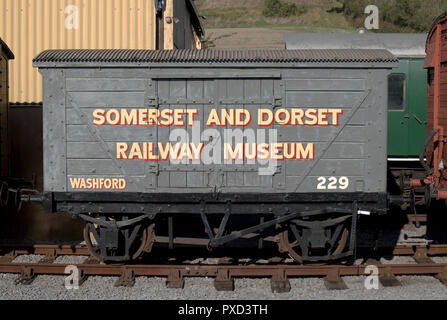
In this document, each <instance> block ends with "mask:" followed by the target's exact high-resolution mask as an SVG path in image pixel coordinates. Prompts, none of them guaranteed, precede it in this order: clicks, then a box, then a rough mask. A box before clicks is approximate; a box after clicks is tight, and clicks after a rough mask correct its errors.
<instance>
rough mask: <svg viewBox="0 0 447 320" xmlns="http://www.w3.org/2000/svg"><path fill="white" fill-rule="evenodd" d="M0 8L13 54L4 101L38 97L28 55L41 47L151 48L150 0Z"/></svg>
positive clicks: (16, 3) (0, 26)
mask: <svg viewBox="0 0 447 320" xmlns="http://www.w3.org/2000/svg"><path fill="white" fill-rule="evenodd" d="M171 1H175V0H171ZM169 2H170V1H168V3H169ZM0 12H1V13H2V16H1V17H2V18H1V19H0V37H1V38H3V40H5V42H6V43H8V45H9V46H10V47H11V49H12V51H13V52H14V53H15V54H16V59H15V60H14V61H11V64H10V102H41V101H42V80H41V76H40V74H39V73H38V71H37V70H36V69H34V68H33V67H32V59H33V58H34V57H35V56H36V55H37V54H38V53H39V52H41V51H43V50H46V49H74V48H76V49H80V48H82V49H154V48H155V41H156V40H155V39H156V36H155V33H156V28H155V22H156V21H155V6H154V1H153V0H0Z"/></svg>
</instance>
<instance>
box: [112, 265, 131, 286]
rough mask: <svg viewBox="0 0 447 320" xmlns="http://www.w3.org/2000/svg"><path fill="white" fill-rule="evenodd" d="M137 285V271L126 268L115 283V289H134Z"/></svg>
mask: <svg viewBox="0 0 447 320" xmlns="http://www.w3.org/2000/svg"><path fill="white" fill-rule="evenodd" d="M134 285H135V271H134V270H132V269H128V268H124V269H123V271H122V273H121V276H120V278H119V279H118V280H117V281H116V282H115V287H128V288H130V287H133V286H134Z"/></svg>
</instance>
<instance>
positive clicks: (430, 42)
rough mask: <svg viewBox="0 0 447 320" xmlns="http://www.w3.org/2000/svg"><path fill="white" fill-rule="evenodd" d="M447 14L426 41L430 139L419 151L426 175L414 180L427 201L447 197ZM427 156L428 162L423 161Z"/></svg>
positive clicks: (438, 22)
mask: <svg viewBox="0 0 447 320" xmlns="http://www.w3.org/2000/svg"><path fill="white" fill-rule="evenodd" d="M446 32H447V13H444V14H442V15H441V16H440V17H438V18H437V19H436V21H435V22H434V24H433V26H432V28H431V29H430V32H429V33H428V37H427V42H426V52H427V57H426V60H425V65H424V67H425V69H426V70H427V75H428V76H427V78H428V81H427V84H428V85H427V90H428V92H427V96H428V97H427V139H426V141H425V143H424V145H423V148H422V150H421V153H420V161H421V163H422V165H423V166H424V168H425V171H426V177H425V178H423V179H413V180H411V182H410V185H411V186H412V187H415V188H416V187H425V190H426V192H425V202H426V204H427V205H429V204H430V202H431V200H432V199H437V200H441V199H443V200H445V199H447V172H446V170H445V165H446V160H445V159H447V157H446V155H447V150H446V146H445V144H446V141H447V133H446V132H447V131H446V129H447V104H446V100H445V99H446V98H445V92H446V89H447V87H446V81H445V79H446V76H447V72H446V62H447V47H446V41H447V38H446V37H445V34H446ZM424 155H426V161H424Z"/></svg>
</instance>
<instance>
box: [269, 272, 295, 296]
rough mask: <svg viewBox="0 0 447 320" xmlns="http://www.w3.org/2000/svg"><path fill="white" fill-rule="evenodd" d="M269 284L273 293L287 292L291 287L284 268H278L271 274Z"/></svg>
mask: <svg viewBox="0 0 447 320" xmlns="http://www.w3.org/2000/svg"><path fill="white" fill-rule="evenodd" d="M270 285H271V287H272V292H273V293H287V292H290V290H291V288H292V287H291V286H290V281H289V279H288V278H287V274H286V270H285V269H280V270H278V271H277V272H276V273H274V274H273V275H272V279H271V280H270Z"/></svg>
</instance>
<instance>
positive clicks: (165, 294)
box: [0, 274, 447, 300]
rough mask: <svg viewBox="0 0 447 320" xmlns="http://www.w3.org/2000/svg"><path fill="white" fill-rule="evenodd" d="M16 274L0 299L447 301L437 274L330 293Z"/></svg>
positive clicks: (315, 288)
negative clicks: (75, 284) (71, 284)
mask: <svg viewBox="0 0 447 320" xmlns="http://www.w3.org/2000/svg"><path fill="white" fill-rule="evenodd" d="M16 277H17V276H16V275H5V274H1V275H0V299H2V300H7V299H24V300H35V299H39V300H78V299H80V300H84V299H87V300H97V299H98V300H102V299H104V300H129V299H144V300H183V299H184V300H207V299H217V300H219V299H227V300H251V299H256V300H275V299H284V300H289V299H292V300H326V299H330V300H341V299H349V300H359V299H362V300H379V299H383V300H394V299H401V300H406V299H418V300H421V299H437V300H438V299H439V300H445V299H447V287H445V286H443V285H442V284H441V283H440V282H439V281H438V280H436V279H434V278H432V277H414V276H412V277H409V276H405V277H398V280H400V282H401V283H402V287H394V288H383V287H381V286H380V288H379V290H366V289H365V287H364V281H365V278H364V277H345V278H344V280H345V282H346V284H347V286H348V288H349V289H348V290H344V291H328V290H326V288H325V287H324V283H323V281H322V279H317V278H305V279H291V280H290V283H291V285H292V290H291V291H290V292H289V293H283V294H274V293H272V292H271V290H270V281H269V280H268V279H236V280H235V287H236V290H235V291H234V292H217V291H216V290H215V289H214V286H213V279H211V278H186V279H185V289H183V290H181V289H167V288H166V287H165V279H163V278H143V277H141V278H137V279H136V283H135V286H134V287H133V288H115V287H114V283H115V281H116V280H117V278H116V277H91V278H89V279H88V280H87V281H86V282H85V283H84V285H83V286H81V287H80V288H79V289H78V290H67V289H65V288H64V277H61V276H40V277H38V278H37V279H36V280H35V281H34V282H33V283H32V284H31V285H29V286H24V285H15V284H14V280H15V279H16Z"/></svg>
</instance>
